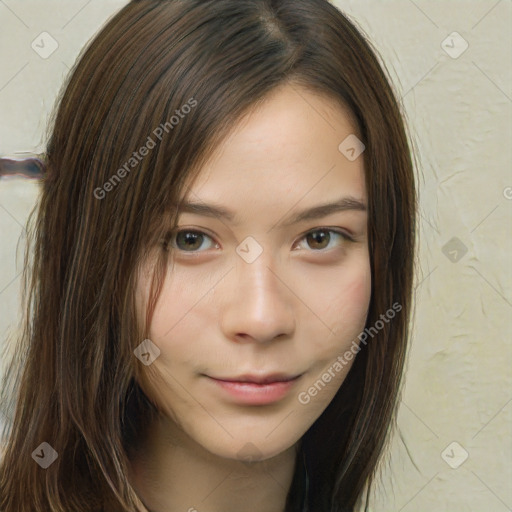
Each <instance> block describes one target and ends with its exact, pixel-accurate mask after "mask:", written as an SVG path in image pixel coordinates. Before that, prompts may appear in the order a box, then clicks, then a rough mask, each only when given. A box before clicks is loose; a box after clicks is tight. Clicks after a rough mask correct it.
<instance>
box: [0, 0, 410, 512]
mask: <svg viewBox="0 0 512 512" xmlns="http://www.w3.org/2000/svg"><path fill="white" fill-rule="evenodd" d="M285 83H288V84H291V85H293V86H297V87H299V86H300V87H305V88H308V89H309V90H311V91H313V92H318V93H321V94H324V95H328V96H329V97H331V98H334V99H336V100H337V101H339V102H340V103H342V104H343V105H345V106H348V108H349V109H350V111H351V112H352V114H353V115H354V119H355V122H356V123H357V124H358V129H359V133H360V134H361V138H362V140H363V143H364V144H365V146H366V149H365V152H364V162H365V174H366V177H365V179H366V190H367V195H368V214H369V215H368V243H369V253H370V263H371V272H372V296H371V302H370V307H369V310H368V316H367V323H366V325H367V327H368V328H371V327H372V326H374V325H375V324H376V322H378V321H379V319H380V318H381V315H382V314H383V313H384V312H386V311H387V310H389V309H390V307H391V305H393V304H395V303H397V304H399V305H400V306H401V311H400V313H399V314H397V315H396V317H395V318H394V319H393V320H392V321H390V322H386V323H383V322H381V323H383V327H382V328H381V329H380V330H379V332H378V334H376V335H375V337H373V335H372V339H371V340H370V341H369V342H368V343H366V344H361V348H362V350H361V351H360V352H359V354H358V356H357V357H356V359H355V361H354V364H353V366H352V368H351V370H350V372H349V374H348V376H347V378H346V380H345V381H344V383H343V385H342V386H341V388H340V389H339V391H338V393H337V394H336V396H335V397H334V399H333V400H332V402H331V403H330V405H329V406H328V407H327V409H326V410H325V411H324V413H323V414H322V415H321V416H320V417H319V418H318V420H317V421H316V422H315V423H314V424H313V425H312V427H311V428H310V429H309V430H308V431H307V432H306V433H305V435H304V436H303V438H302V440H301V443H300V450H299V456H298V457H297V464H296V468H295V473H294V478H293V481H292V486H291V488H290V490H289V494H288V501H287V508H286V510H287V512H298V511H302V510H305V508H303V507H305V504H303V503H301V500H302V499H303V496H304V494H305V493H304V482H305V477H307V481H308V498H307V501H308V506H309V510H310V511H312V512H328V511H329V512H334V511H337V512H339V511H342V510H353V508H354V504H355V503H356V501H357V499H358V498H359V497H360V495H361V493H362V490H363V488H364V486H365V483H371V481H372V477H373V475H374V471H375V468H376V465H377V462H378V459H379V457H380V455H381V452H382V450H383V446H384V445H385V441H386V436H387V433H388V431H389V428H390V425H392V421H393V418H394V414H395V412H396V406H397V401H398V395H399V391H400V384H401V376H402V373H403V366H404V361H405V355H406V345H407V338H408V322H409V317H410V305H411V288H412V279H413V266H414V265H413V261H414V237H415V215H416V214H415V211H416V197H415V188H414V177H413V164H412V160H411V153H410V148H409V144H408V141H407V136H406V131H405V128H404V122H403V119H402V115H401V112H400V108H399V105H398V103H397V100H396V98H395V95H394V93H393V91H392V88H391V87H390V85H389V82H388V79H387V78H386V73H385V72H384V71H383V66H382V65H381V64H380V63H379V59H378V58H377V57H376V53H375V51H374V50H373V49H372V48H371V46H370V44H369V43H368V42H367V41H366V39H365V38H364V37H363V36H362V35H361V32H360V31H359V30H358V29H356V27H355V25H354V24H353V23H352V22H350V21H349V20H348V19H347V18H346V17H345V16H344V15H343V14H342V13H341V12H340V11H339V10H338V9H336V8H335V7H334V6H333V5H331V4H330V3H329V2H328V1H326V0H237V1H232V0H133V1H131V2H130V3H129V4H127V5H126V6H125V7H124V8H122V9H121V10H120V11H119V12H118V13H117V14H116V15H115V16H113V17H112V18H111V19H110V20H109V22H108V23H107V24H106V25H105V27H104V28H103V29H102V30H101V31H100V32H99V34H98V35H97V36H96V37H95V38H94V39H93V40H92V42H91V43H90V44H89V45H88V46H87V48H85V49H84V51H83V52H82V54H81V55H80V57H79V59H78V60H77V64H76V65H75V67H74V69H73V70H72V72H71V74H70V77H69V79H68V80H67V82H66V84H65V86H64V89H63V94H62V95H61V97H60V98H59V101H58V107H57V109H56V112H55V117H54V119H53V120H52V125H51V133H50V137H49V142H48V145H47V150H46V152H45V165H46V171H45V175H44V177H43V179H42V180H41V185H42V190H41V197H40V201H39V204H38V208H37V210H34V213H33V217H31V218H30V219H29V233H30V235H31V236H30V239H31V240H32V243H31V245H30V246H29V249H28V250H27V253H26V264H25V287H26V295H25V298H26V300H25V306H24V308H25V313H26V321H25V324H24V328H23V332H22V335H21V337H20V339H19V340H18V341H17V345H16V356H15V358H14V359H13V361H12V363H11V366H10V369H9V371H8V372H7V373H6V378H5V382H4V386H3V394H2V402H1V403H2V407H3V411H4V414H6V416H7V423H8V428H7V429H6V430H5V432H4V436H3V437H4V443H5V452H4V455H3V459H2V462H1V466H0V509H1V510H2V511H3V512H28V511H31V512H34V511H41V512H43V511H44V512H47V511H49V510H51V511H53V512H70V511H73V512H92V511H98V510H101V509H102V507H105V506H106V507H107V508H106V509H105V510H108V511H112V510H114V509H122V510H126V511H135V510H138V508H137V507H138V506H139V505H140V502H139V501H138V500H137V496H136V493H135V491H134V489H133V488H132V487H131V486H130V483H129V481H128V478H127V472H128V467H129V459H128V455H129V450H130V447H131V446H133V444H134V443H136V439H137V436H138V435H140V433H141V432H142V431H143V428H144V427H145V425H147V424H149V422H150V421H151V418H152V417H153V415H154V413H155V411H154V407H153V406H152V404H151V403H150V402H149V400H148V399H147V398H146V397H145V395H144V393H143V392H142V390H141V389H140V388H139V386H138V385H137V383H136V380H137V379H136V377H137V375H138V373H137V372H138V371H139V370H138V368H139V367H138V365H137V363H138V361H137V359H136V358H135V357H134V354H133V350H134V348H135V347H136V346H137V345H138V344H139V343H140V341H141V340H142V339H144V338H145V337H146V336H147V332H148V325H149V323H150V320H151V313H152V309H153V307H154V304H155V301H156V300H157V297H158V293H159V289H160V288H159V287H160V285H161V283H162V280H163V275H164V272H166V271H168V254H167V253H166V252H165V251H164V250H162V246H161V244H160V243H159V242H160V240H161V237H162V233H163V232H164V231H163V230H164V228H165V229H167V228H169V227H172V226H174V224H175V222H176V220H177V219H176V205H177V204H178V203H179V201H180V198H182V197H183V196H184V194H185V192H186V187H187V183H188V182H189V180H190V179H191V177H192V176H194V173H196V172H198V170H199V169H200V168H201V165H202V164H203V163H204V162H205V161H206V159H207V158H208V156H209V155H211V154H212V151H213V150H214V149H215V147H216V146H217V145H218V144H219V142H220V141H222V140H223V138H224V137H225V136H226V135H227V134H228V133H229V130H230V129H231V128H232V127H233V126H234V125H235V123H236V121H237V120H239V119H240V118H241V116H242V115H243V114H245V113H247V112H248V111H249V110H250V109H251V108H253V107H255V106H256V105H258V103H259V102H261V101H262V100H263V99H264V98H265V97H266V95H268V93H269V92H270V91H272V90H273V89H274V88H275V87H276V86H278V85H282V84H285ZM340 142H341V141H340ZM143 147H145V148H146V149H145V150H144V151H143V150H142V148H143ZM135 153H136V154H135ZM33 219H35V223H34V225H33V226H32V220H33ZM30 250H32V252H30V254H29V251H30ZM150 255H156V259H155V262H156V267H155V269H156V271H155V273H154V278H153V285H154V286H153V294H152V301H151V302H150V306H149V308H148V314H147V316H146V320H145V322H140V323H138V322H137V321H136V314H135V302H134V289H135V283H136V276H137V272H138V271H139V269H140V266H141V264H142V262H144V261H146V259H147V258H148V257H149V256H150ZM140 324H142V325H140ZM43 442H47V443H48V444H49V445H51V447H52V448H53V449H54V450H55V451H56V452H57V454H58V457H57V459H56V460H55V462H53V464H51V465H50V466H49V467H48V468H47V469H43V468H41V467H40V466H39V465H38V464H36V463H35V462H34V460H33V456H32V454H33V452H34V450H36V448H38V447H39V446H40V445H41V443H43ZM107 504H108V505H107Z"/></svg>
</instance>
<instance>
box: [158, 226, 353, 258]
mask: <svg viewBox="0 0 512 512" xmlns="http://www.w3.org/2000/svg"><path fill="white" fill-rule="evenodd" d="M318 232H326V233H335V234H337V235H340V236H341V237H342V239H343V240H344V241H346V242H354V238H352V237H351V236H350V235H348V234H347V233H346V232H345V231H342V230H340V229H335V228H328V227H319V228H315V229H312V230H309V231H307V232H306V233H304V235H302V237H301V238H300V240H304V239H305V238H306V237H307V236H308V235H311V234H314V233H318ZM181 233H193V234H195V235H202V236H205V237H207V238H210V239H212V237H211V236H210V235H208V234H207V233H204V232H203V231H200V230H198V229H181V230H175V231H171V232H169V233H168V234H167V235H166V237H165V238H164V241H163V245H164V247H165V248H168V247H169V244H170V243H171V242H173V241H174V239H175V237H177V236H178V235H180V234H181ZM330 242H331V240H329V243H330ZM172 247H173V248H174V249H176V250H178V251H180V253H183V254H187V255H190V254H201V253H202V252H204V251H198V250H194V251H184V250H182V249H180V248H178V247H176V246H175V245H173V246H172ZM330 250H332V248H331V249H318V250H314V249H311V251H312V252H316V253H324V252H328V251H330Z"/></svg>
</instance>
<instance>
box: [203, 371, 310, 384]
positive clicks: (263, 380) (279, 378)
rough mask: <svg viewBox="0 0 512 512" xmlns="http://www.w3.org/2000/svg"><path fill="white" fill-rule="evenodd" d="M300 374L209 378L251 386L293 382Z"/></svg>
mask: <svg viewBox="0 0 512 512" xmlns="http://www.w3.org/2000/svg"><path fill="white" fill-rule="evenodd" d="M301 375H302V374H297V373H296V374H293V375H291V374H284V373H271V374H265V375H249V374H245V375H239V376H237V377H210V376H209V377H210V378H212V379H215V380H223V381H225V382H249V383H253V384H269V383H272V382H288V381H291V380H295V379H296V378H298V377H300V376H301Z"/></svg>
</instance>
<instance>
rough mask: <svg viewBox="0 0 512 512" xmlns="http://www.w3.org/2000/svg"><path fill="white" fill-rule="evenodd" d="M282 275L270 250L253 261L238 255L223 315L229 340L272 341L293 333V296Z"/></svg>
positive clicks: (263, 252) (264, 251) (224, 326)
mask: <svg viewBox="0 0 512 512" xmlns="http://www.w3.org/2000/svg"><path fill="white" fill-rule="evenodd" d="M279 272H280V270H279V266H278V265H276V261H275V256H274V255H273V254H272V253H271V251H269V250H263V251H262V252H261V254H259V256H257V257H256V259H254V260H253V261H251V262H248V261H246V260H245V259H244V258H243V257H240V256H238V255H237V256H236V263H235V271H234V272H233V273H232V277H231V280H230V283H229V287H230V290H228V291H227V296H228V299H227V304H226V310H225V311H224V316H223V328H224V329H225V330H226V333H225V334H226V335H227V336H228V337H235V336H243V337H250V338H252V339H254V340H257V341H269V340H272V339H273V338H275V337H277V336H279V335H283V334H290V333H291V332H292V330H293V328H294V325H295V324H294V315H293V304H292V295H293V294H291V292H290V290H289V289H288V288H287V286H286V285H285V282H286V281H285V279H284V278H283V276H280V275H279Z"/></svg>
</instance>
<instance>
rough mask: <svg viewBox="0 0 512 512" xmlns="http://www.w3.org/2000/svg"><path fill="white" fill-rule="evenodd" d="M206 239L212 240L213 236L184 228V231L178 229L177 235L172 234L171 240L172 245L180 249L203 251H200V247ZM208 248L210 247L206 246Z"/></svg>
mask: <svg viewBox="0 0 512 512" xmlns="http://www.w3.org/2000/svg"><path fill="white" fill-rule="evenodd" d="M205 240H211V238H210V237H209V236H208V235H207V234H205V233H202V232H201V231H193V230H190V229H188V230H186V229H184V230H182V231H178V232H177V233H176V234H175V236H172V237H171V240H170V242H171V243H172V247H174V248H176V249H178V250H180V251H184V252H202V251H198V249H200V248H201V247H202V246H203V245H204V242H205ZM203 249H204V247H203ZM206 249H208V247H206Z"/></svg>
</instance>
